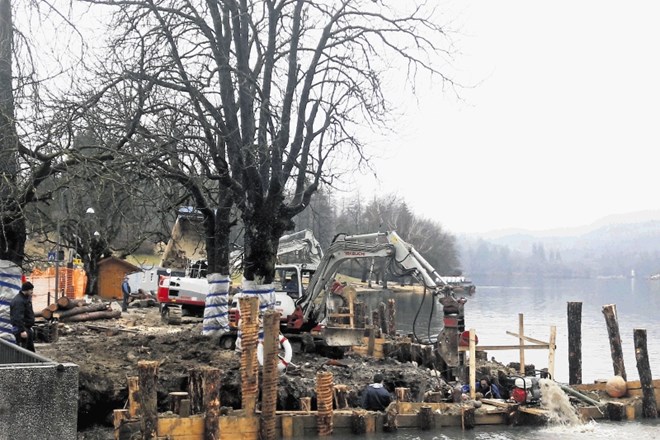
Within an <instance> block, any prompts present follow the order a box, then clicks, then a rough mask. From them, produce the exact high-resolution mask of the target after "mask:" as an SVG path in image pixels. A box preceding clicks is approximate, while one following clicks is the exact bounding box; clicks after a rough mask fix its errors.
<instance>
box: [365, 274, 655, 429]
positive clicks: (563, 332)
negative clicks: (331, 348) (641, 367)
mask: <svg viewBox="0 0 660 440" xmlns="http://www.w3.org/2000/svg"><path fill="white" fill-rule="evenodd" d="M472 281H473V282H474V283H475V285H476V286H477V292H476V293H475V294H474V295H470V296H467V299H468V302H467V303H466V304H465V327H466V329H469V328H474V329H475V331H476V333H477V336H478V338H479V345H513V344H517V343H518V338H515V337H513V336H510V335H507V333H506V332H507V331H509V332H513V333H518V314H520V313H522V314H523V316H524V324H525V335H526V336H529V337H531V338H534V339H538V340H541V341H548V339H549V336H550V327H551V326H553V325H554V326H556V327H557V340H556V344H557V350H556V353H555V380H557V381H558V382H568V351H567V347H568V325H567V321H568V319H567V308H568V306H567V304H568V303H569V302H581V303H582V380H583V382H584V383H592V382H593V381H594V380H595V379H607V378H609V377H611V376H612V375H613V369H612V358H611V354H610V343H609V338H608V334H607V327H606V325H605V318H604V316H603V312H602V307H603V306H604V305H607V304H615V305H616V309H617V315H618V321H619V332H620V334H621V344H622V348H623V354H624V362H625V367H626V374H627V376H628V380H637V379H639V374H638V372H637V363H636V360H635V349H634V340H633V329H635V328H642V329H646V333H647V348H648V352H649V361H650V364H651V371H652V373H653V377H654V378H660V281H651V280H642V279H606V280H601V279H552V280H548V279H528V278H506V279H505V278H501V279H496V278H482V279H480V278H473V279H472ZM421 291H422V290H421V288H419V290H418V292H421ZM364 298H365V299H366V301H367V303H368V304H369V305H370V306H371V307H372V308H373V307H377V305H378V303H379V302H380V301H384V300H387V299H389V298H394V299H395V300H396V305H397V329H399V330H400V331H401V332H404V333H412V332H413V331H414V332H415V333H416V334H417V336H418V337H420V338H426V337H427V335H428V334H429V323H430V334H431V335H434V334H436V333H437V332H438V330H439V329H440V326H441V321H442V316H441V315H442V313H441V312H440V308H439V307H438V305H437V302H436V304H435V307H432V301H431V297H430V296H429V295H427V297H426V298H425V299H424V296H423V295H422V294H421V293H418V294H410V293H401V292H399V293H393V292H389V291H383V293H379V292H374V293H373V294H369V295H366V296H365V297H364ZM422 301H423V303H422ZM420 305H421V309H420ZM431 313H432V315H431ZM416 314H418V315H417V320H416V321H415V315H416ZM413 323H414V324H415V325H414V327H413ZM493 356H494V357H495V358H496V359H497V360H498V361H499V362H502V363H504V364H508V363H509V362H518V361H519V355H518V351H517V350H511V351H491V352H489V353H488V357H489V358H490V357H493ZM525 363H526V364H534V365H535V366H536V368H537V369H541V368H545V367H547V366H548V352H547V350H527V351H526V352H525ZM659 438H660V436H659Z"/></svg>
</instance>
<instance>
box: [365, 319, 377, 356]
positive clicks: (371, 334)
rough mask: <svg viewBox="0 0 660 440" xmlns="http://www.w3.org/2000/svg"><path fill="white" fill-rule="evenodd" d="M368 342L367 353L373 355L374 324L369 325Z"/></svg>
mask: <svg viewBox="0 0 660 440" xmlns="http://www.w3.org/2000/svg"><path fill="white" fill-rule="evenodd" d="M368 332H369V342H368V343H367V355H369V356H373V355H374V348H375V347H376V326H375V325H371V326H370V327H369V330H368Z"/></svg>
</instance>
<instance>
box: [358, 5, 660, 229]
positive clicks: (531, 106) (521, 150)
mask: <svg viewBox="0 0 660 440" xmlns="http://www.w3.org/2000/svg"><path fill="white" fill-rule="evenodd" d="M450 4H451V5H452V7H453V10H452V12H451V13H450V14H449V15H448V17H453V19H454V20H455V22H454V23H453V25H452V26H453V27H454V28H458V29H460V35H455V36H454V40H455V43H456V47H457V49H459V50H460V51H461V52H462V54H461V55H459V56H458V57H457V58H456V61H455V67H456V69H457V72H456V77H457V79H458V80H459V81H460V82H463V83H464V84H476V83H478V82H480V84H478V85H477V86H476V87H474V88H469V89H465V90H462V91H461V92H460V94H461V98H462V101H459V100H456V99H455V98H454V97H453V96H452V95H451V94H448V93H446V92H444V93H443V91H442V90H441V87H440V84H437V85H436V86H435V87H433V88H432V89H429V90H428V92H425V93H424V94H423V96H422V97H420V102H419V105H416V104H412V103H410V104H409V105H407V106H406V117H405V118H403V119H401V120H400V121H399V124H397V125H398V127H399V128H398V129H397V131H398V133H397V135H396V136H395V137H393V138H392V139H391V140H390V141H387V142H378V143H377V144H376V145H375V147H376V148H377V149H379V150H381V151H387V153H383V154H385V155H387V158H382V159H380V160H378V161H377V162H376V164H377V169H378V173H379V175H380V176H381V178H382V181H381V182H380V184H376V183H371V182H370V181H366V180H367V179H360V181H359V182H360V185H361V187H362V191H363V194H365V195H367V193H370V192H373V191H378V192H380V193H384V192H395V193H397V194H399V195H400V196H401V197H402V198H403V199H405V200H406V201H407V202H408V203H409V204H410V205H411V207H412V209H413V211H414V212H415V213H416V214H419V215H421V216H424V217H427V218H431V219H433V220H436V221H439V222H440V223H441V224H443V225H444V226H445V228H446V229H448V230H449V231H450V232H454V233H461V232H485V231H491V230H495V229H502V228H518V227H520V228H526V229H532V230H541V229H549V228H557V227H570V226H581V225H585V224H589V223H592V222H593V221H595V220H598V219H599V218H601V217H604V216H607V215H610V214H616V213H626V212H630V211H638V210H647V209H657V208H658V205H659V203H658V201H657V200H658V195H657V189H658V188H659V185H658V181H659V180H660V159H659V158H658V157H659V154H658V145H659V138H660V118H659V116H660V111H659V110H658V109H659V108H660V58H659V56H658V53H659V48H658V46H659V44H660V26H658V24H657V20H658V17H659V16H660V14H659V13H660V4H656V2H652V1H633V2H623V1H591V0H590V1H584V0H582V1H565V0H559V1H553V2H530V1H524V0H517V1H514V0H510V1H504V0H499V1H492V0H461V1H455V2H453V3H450Z"/></svg>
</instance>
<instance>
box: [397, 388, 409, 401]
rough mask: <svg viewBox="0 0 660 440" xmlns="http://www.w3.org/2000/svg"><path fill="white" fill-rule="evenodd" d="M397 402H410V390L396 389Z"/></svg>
mask: <svg viewBox="0 0 660 440" xmlns="http://www.w3.org/2000/svg"><path fill="white" fill-rule="evenodd" d="M394 392H395V393H396V400H397V401H399V402H410V388H395V389H394Z"/></svg>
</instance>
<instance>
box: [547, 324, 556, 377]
mask: <svg viewBox="0 0 660 440" xmlns="http://www.w3.org/2000/svg"><path fill="white" fill-rule="evenodd" d="M556 341H557V326H554V325H553V326H551V327H550V343H549V344H548V345H549V347H548V373H549V374H550V379H553V380H554V378H555V350H556V349H557V344H556Z"/></svg>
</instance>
